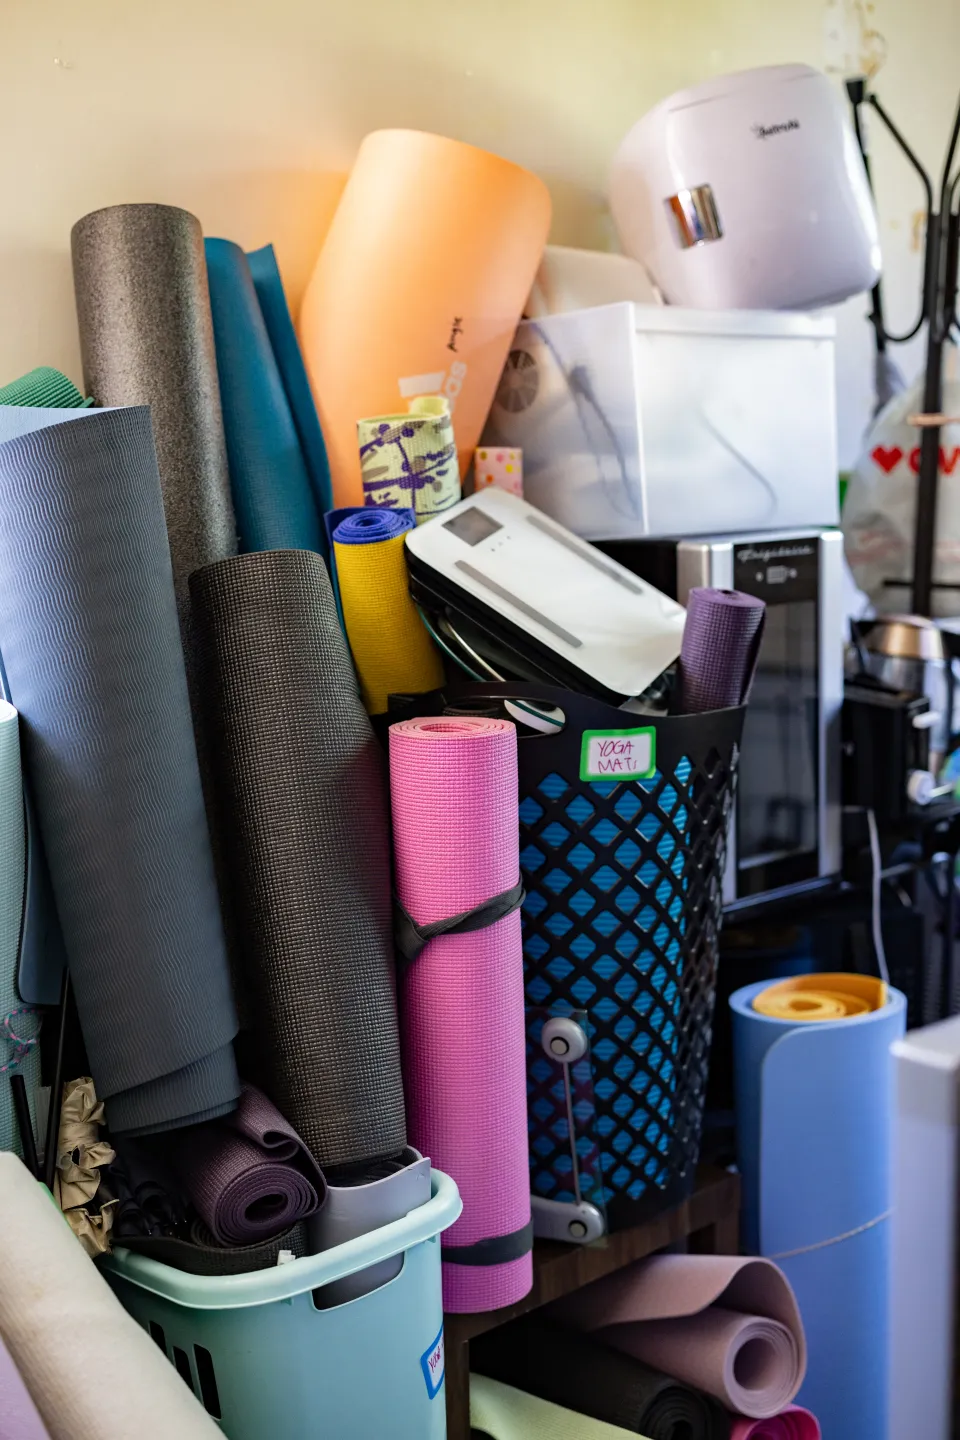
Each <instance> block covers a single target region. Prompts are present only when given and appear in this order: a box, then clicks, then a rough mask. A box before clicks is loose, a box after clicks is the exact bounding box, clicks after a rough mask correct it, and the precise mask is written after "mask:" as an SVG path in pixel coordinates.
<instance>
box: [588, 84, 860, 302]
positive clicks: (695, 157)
mask: <svg viewBox="0 0 960 1440" xmlns="http://www.w3.org/2000/svg"><path fill="white" fill-rule="evenodd" d="M610 208H611V210H612V212H613V218H614V222H615V224H616V227H617V232H618V234H619V237H620V244H621V246H622V247H623V250H624V251H625V253H626V254H628V255H632V256H633V258H634V259H635V260H639V261H640V262H641V263H642V264H643V265H645V266H646V269H647V271H648V272H649V274H650V276H651V278H652V279H653V280H654V282H655V283H656V285H657V286H658V288H659V289H660V291H661V292H662V294H663V296H664V298H665V299H666V300H667V301H668V303H669V304H671V305H692V306H696V307H698V308H699V307H702V308H705V309H709V310H722V309H725V308H736V309H740V308H742V309H761V310H762V309H777V310H781V309H782V310H795V309H801V310H802V309H813V308H815V307H818V306H824V305H832V304H836V303H837V302H839V301H841V300H845V299H847V297H848V296H850V295H856V294H858V293H860V292H861V291H864V290H869V289H871V288H872V287H873V285H874V284H875V283H876V281H877V279H878V277H879V274H880V242H879V232H878V228H877V218H876V213H875V210H874V206H873V200H872V197H871V195H870V187H869V185H868V183H867V176H866V171H865V169H864V165H863V160H862V158H861V156H860V152H859V150H858V148H857V143H856V139H855V137H854V134H853V128H852V125H851V123H850V120H849V117H848V114H847V111H846V107H845V104H844V101H843V99H842V98H841V93H840V91H839V89H838V88H837V87H835V86H834V84H833V83H832V82H831V81H830V80H829V79H828V78H827V76H826V75H824V74H822V73H821V72H820V71H819V70H815V69H813V68H812V67H811V66H809V65H768V66H764V67H762V68H760V69H756V70H742V71H739V72H738V73H736V74H733V75H722V76H718V77H716V78H714V79H711V80H707V81H706V82H704V83H703V84H701V85H696V86H694V87H692V88H691V89H688V90H681V91H678V92H677V93H676V94H675V95H671V96H669V97H668V98H667V99H666V100H662V101H661V102H660V104H659V105H657V106H655V107H654V109H653V110H651V111H649V112H648V113H647V114H646V115H644V116H643V118H642V119H640V120H638V121H637V123H636V125H634V127H633V129H632V130H630V132H629V133H628V134H627V136H626V138H625V139H624V140H623V142H622V143H621V145H620V148H619V150H618V151H617V154H616V158H615V159H614V162H613V169H612V173H611V178H610Z"/></svg>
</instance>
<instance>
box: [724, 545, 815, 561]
mask: <svg viewBox="0 0 960 1440" xmlns="http://www.w3.org/2000/svg"><path fill="white" fill-rule="evenodd" d="M812 554H813V546H812V545H765V546H744V548H743V549H742V550H738V552H737V559H738V560H762V561H763V562H764V564H766V562H767V561H768V560H786V559H788V558H789V557H790V556H791V555H812Z"/></svg>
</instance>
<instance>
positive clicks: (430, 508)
mask: <svg viewBox="0 0 960 1440" xmlns="http://www.w3.org/2000/svg"><path fill="white" fill-rule="evenodd" d="M357 439H358V441H359V444H360V469H361V474H362V478H363V499H364V504H366V505H391V506H407V505H408V506H410V508H411V509H412V510H413V511H414V513H415V515H416V517H417V524H418V525H419V524H421V523H422V522H423V521H424V520H430V519H432V518H433V516H434V515H439V514H441V513H442V512H443V511H444V510H449V509H450V506H451V505H456V503H457V501H458V500H460V499H461V491H460V466H459V462H458V460H457V446H456V441H455V440H454V438H453V424H452V422H451V419H450V402H449V401H448V400H445V399H443V398H442V397H440V396H437V395H420V396H418V397H417V398H416V399H413V400H411V401H410V405H409V409H408V410H407V413H406V414H405V415H374V416H371V417H370V418H369V419H367V420H360V421H359V422H358V423H357Z"/></svg>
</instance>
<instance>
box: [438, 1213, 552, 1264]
mask: <svg viewBox="0 0 960 1440" xmlns="http://www.w3.org/2000/svg"><path fill="white" fill-rule="evenodd" d="M532 1249H533V1221H532V1220H530V1221H528V1222H527V1224H526V1225H524V1227H523V1229H522V1230H514V1232H513V1234H512V1235H491V1237H490V1239H489V1240H478V1241H477V1243H476V1244H475V1245H444V1247H443V1250H442V1251H441V1259H442V1260H443V1261H444V1262H445V1263H446V1264H447V1265H506V1264H507V1263H508V1261H510V1260H520V1259H521V1258H522V1257H523V1256H524V1255H529V1253H530V1251H531V1250H532Z"/></svg>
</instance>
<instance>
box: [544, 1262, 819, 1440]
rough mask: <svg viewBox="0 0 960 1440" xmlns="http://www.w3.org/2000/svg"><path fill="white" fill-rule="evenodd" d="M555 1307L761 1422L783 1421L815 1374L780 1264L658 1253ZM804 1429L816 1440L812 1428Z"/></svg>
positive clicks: (571, 1321)
mask: <svg viewBox="0 0 960 1440" xmlns="http://www.w3.org/2000/svg"><path fill="white" fill-rule="evenodd" d="M550 1308H551V1313H552V1314H554V1315H555V1316H556V1318H558V1319H560V1320H562V1321H563V1323H565V1324H567V1325H571V1326H573V1327H575V1328H576V1329H579V1330H583V1331H589V1332H596V1333H597V1337H598V1339H600V1340H602V1341H603V1343H604V1344H605V1345H610V1346H613V1347H614V1348H615V1349H617V1350H622V1351H623V1352H624V1353H625V1354H627V1355H632V1356H634V1357H635V1359H637V1360H642V1361H643V1362H644V1363H645V1364H647V1365H652V1366H654V1367H655V1368H656V1369H658V1370H663V1371H665V1372H666V1373H667V1374H668V1375H673V1376H675V1378H676V1379H677V1380H681V1381H682V1382H683V1383H684V1384H685V1385H692V1386H694V1387H695V1388H696V1389H698V1390H704V1391H706V1393H707V1394H708V1395H713V1396H715V1397H716V1399H718V1400H720V1401H721V1403H722V1404H724V1405H726V1406H727V1408H728V1409H729V1410H733V1411H735V1412H737V1413H738V1414H741V1415H745V1416H749V1417H750V1418H751V1419H753V1420H767V1419H770V1418H772V1417H774V1416H778V1415H779V1414H780V1412H781V1411H783V1410H784V1408H785V1407H786V1406H787V1405H789V1404H790V1402H791V1401H792V1400H793V1398H794V1396H795V1395H796V1393H797V1391H798V1390H799V1389H800V1386H801V1384H802V1383H803V1377H804V1374H805V1373H806V1368H807V1347H806V1340H805V1338H804V1333H803V1323H802V1321H801V1319H800V1312H799V1310H798V1308H797V1302H796V1299H795V1298H794V1294H793V1291H792V1290H791V1288H790V1285H789V1284H788V1282H787V1280H786V1278H785V1277H784V1275H783V1274H782V1272H781V1271H780V1270H779V1269H778V1268H777V1266H776V1265H774V1264H773V1263H772V1261H770V1260H757V1259H741V1258H740V1257H738V1256H733V1255H729V1256H728V1255H661V1256H656V1257H655V1258H654V1259H652V1260H644V1261H641V1262H640V1263H639V1264H637V1265H630V1266H628V1267H627V1268H626V1269H624V1270H621V1271H619V1272H618V1273H617V1274H616V1275H610V1276H608V1277H607V1278H606V1279H604V1280H599V1281H597V1282H596V1283H595V1284H593V1285H588V1286H586V1287H585V1288H584V1289H583V1290H581V1291H580V1292H579V1293H578V1294H576V1295H573V1296H570V1297H569V1299H566V1300H561V1301H558V1302H557V1304H556V1305H554V1306H551V1307H550ZM782 1433H783V1436H784V1440H794V1437H793V1436H792V1435H791V1432H790V1431H789V1430H787V1431H784V1432H782ZM797 1433H798V1436H799V1437H800V1440H806V1432H805V1431H802V1430H801V1431H798V1432H797ZM759 1434H760V1435H763V1434H764V1432H763V1431H762V1430H761V1431H760V1432H759ZM772 1434H773V1435H774V1436H776V1435H777V1432H776V1431H774V1432H772Z"/></svg>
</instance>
